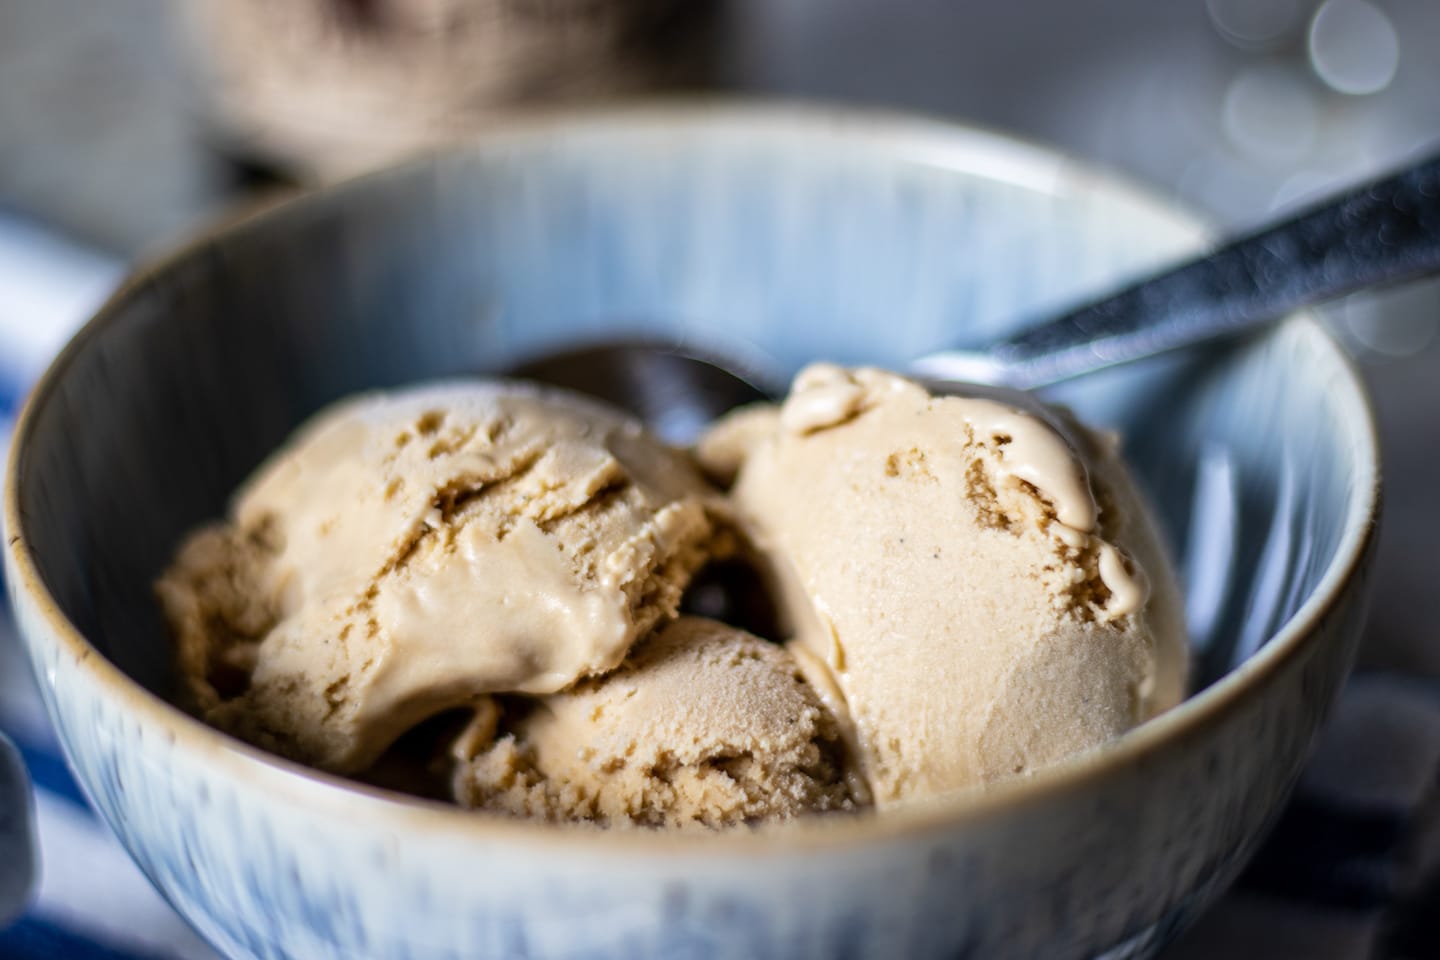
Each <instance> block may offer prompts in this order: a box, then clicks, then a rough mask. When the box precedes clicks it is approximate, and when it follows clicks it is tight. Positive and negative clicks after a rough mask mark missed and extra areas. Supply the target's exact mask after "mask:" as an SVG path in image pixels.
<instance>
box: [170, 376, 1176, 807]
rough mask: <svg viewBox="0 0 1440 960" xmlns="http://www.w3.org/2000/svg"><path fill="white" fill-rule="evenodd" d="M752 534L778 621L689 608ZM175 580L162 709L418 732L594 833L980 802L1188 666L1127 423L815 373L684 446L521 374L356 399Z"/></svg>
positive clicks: (332, 746)
mask: <svg viewBox="0 0 1440 960" xmlns="http://www.w3.org/2000/svg"><path fill="white" fill-rule="evenodd" d="M1067 436H1068V437H1070V438H1071V439H1070V440H1068V441H1067ZM1076 437H1078V438H1081V442H1080V443H1079V444H1078V445H1079V446H1083V447H1084V448H1085V449H1074V448H1073V447H1072V446H1071V442H1073V441H1074V438H1076ZM701 468H703V470H702V469H701ZM737 557H738V558H743V560H744V562H746V563H749V564H752V565H753V566H754V567H755V568H756V570H757V571H758V573H759V581H760V582H763V583H766V584H768V586H769V592H770V594H771V597H772V599H773V601H774V604H773V606H774V607H775V608H776V609H778V611H779V616H778V617H777V618H775V622H774V623H773V624H770V625H768V626H767V627H766V628H765V629H763V630H761V631H760V632H763V633H764V634H765V635H764V636H763V637H762V636H756V635H754V633H751V632H747V631H746V630H744V629H741V628H740V626H739V625H734V624H727V623H722V622H719V621H718V620H715V619H706V618H702V617H698V616H692V615H685V614H683V613H682V604H683V603H684V602H685V600H686V594H687V590H689V589H690V588H691V585H692V581H693V580H694V578H695V577H696V576H697V574H698V573H699V572H701V570H702V568H703V567H705V566H706V565H707V564H708V563H711V562H713V561H717V560H725V561H726V562H729V563H734V562H737ZM747 582H753V581H747ZM156 592H157V596H158V598H159V600H160V604H161V607H162V609H163V612H164V614H165V618H166V620H167V622H168V624H169V627H170V630H171V632H172V634H173V636H174V638H175V650H176V658H177V662H178V664H179V674H180V676H181V678H182V688H181V690H180V692H179V693H178V695H177V699H178V700H179V701H180V702H181V703H182V705H183V706H185V707H186V708H187V709H189V710H191V711H192V712H194V713H196V714H197V715H198V716H200V717H202V718H203V719H205V720H206V721H207V722H209V723H211V724H213V725H214V726H216V727H218V728H220V729H222V730H225V731H227V732H229V733H232V734H234V735H235V736H238V737H240V738H242V739H245V740H248V741H250V742H251V743H253V744H256V745H258V746H260V747H263V748H265V749H268V750H271V751H274V752H277V753H280V754H282V755H284V756H286V757H289V758H291V759H293V760H297V761H299V762H301V763H305V764H309V765H312V766H315V767H317V768H320V769H323V770H327V771H331V772H334V773H339V774H343V775H349V776H355V777H359V778H367V777H368V776H370V775H371V772H372V771H373V770H375V769H378V768H379V766H380V765H383V764H384V763H386V762H388V759H389V758H393V756H394V754H395V753H396V752H397V751H403V750H406V749H409V750H416V749H423V750H425V751H426V756H424V757H421V758H418V759H419V761H420V762H418V763H417V764H415V765H414V766H415V767H416V768H417V769H418V768H421V767H423V768H424V769H426V770H429V771H431V772H433V773H435V774H436V776H438V777H439V778H440V781H441V782H442V783H443V792H444V793H445V794H446V795H447V796H449V798H450V799H452V800H453V801H454V802H456V803H458V804H460V805H462V806H465V807H472V808H476V809H479V810H483V811H488V812H490V813H492V814H495V815H505V816H515V817H525V818H533V819H539V820H547V821H562V822H580V823H588V824H596V825H601V826H610V827H634V826H640V827H657V828H666V827H670V828H676V827H679V828H719V827H726V826H732V825H739V824H757V823H763V822H767V821H773V820H782V819H789V818H793V817H797V816H801V815H806V814H815V813H825V812H837V811H853V810H858V809H861V808H867V807H870V806H872V805H873V806H874V807H877V808H879V809H880V810H882V811H883V810H884V809H886V808H889V807H893V806H896V805H900V804H903V803H907V802H912V801H923V800H926V799H934V798H938V797H944V796H947V795H949V794H951V793H954V792H957V791H966V790H978V789H983V787H984V785H986V784H988V783H991V782H994V781H996V780H1000V779H1003V778H1006V777H1012V776H1016V775H1020V774H1026V773H1030V772H1034V771H1035V770H1038V769H1040V768H1043V767H1044V766H1046V765H1049V764H1052V763H1055V762H1059V761H1065V760H1070V759H1072V758H1076V757H1079V756H1081V755H1083V754H1085V753H1087V752H1090V751H1093V750H1095V749H1098V748H1101V747H1103V745H1104V744H1106V743H1108V742H1109V741H1110V740H1112V739H1114V738H1115V737H1116V736H1118V735H1120V734H1122V733H1124V732H1125V731H1126V730H1128V729H1129V728H1131V727H1133V726H1134V725H1136V724H1137V723H1139V722H1141V721H1143V720H1145V719H1147V718H1148V717H1150V716H1153V715H1155V714H1156V713H1158V712H1160V711H1162V710H1164V709H1166V708H1168V707H1170V706H1172V705H1174V704H1175V703H1176V702H1178V701H1179V699H1180V698H1181V696H1182V695H1183V692H1184V684H1185V668H1186V660H1185V641H1184V633H1183V627H1182V624H1181V620H1180V605H1179V601H1178V593H1177V590H1176V587H1175V584H1174V581H1173V577H1172V574H1171V572H1170V568H1169V565H1168V563H1167V562H1166V559H1165V557H1164V554H1163V551H1162V549H1161V546H1160V542H1159V539H1158V537H1157V536H1156V534H1155V531H1154V529H1153V527H1152V526H1151V524H1150V522H1149V520H1148V514H1147V512H1146V510H1145V509H1144V506H1143V504H1142V503H1141V502H1140V499H1139V496H1138V494H1137V493H1136V492H1135V490H1134V488H1133V486H1132V485H1131V483H1130V481H1129V478H1128V476H1127V474H1126V472H1125V470H1124V468H1123V465H1122V464H1121V462H1120V460H1119V459H1118V456H1117V455H1116V453H1115V451H1114V449H1113V445H1111V444H1108V443H1106V442H1105V441H1104V439H1103V438H1100V437H1098V436H1096V435H1093V434H1091V433H1089V432H1088V431H1085V430H1084V429H1083V428H1080V427H1079V426H1078V425H1073V426H1072V427H1070V428H1069V429H1067V430H1066V431H1064V435H1062V433H1061V432H1057V431H1056V430H1055V429H1053V428H1052V426H1051V425H1050V423H1048V422H1047V417H1046V416H1043V415H1036V414H1032V413H1026V412H1021V411H1017V410H1011V409H1009V408H1007V407H1004V406H1001V405H999V404H996V403H993V402H991V401H986V400H979V399H971V398H963V397H940V396H933V397H932V396H931V395H929V394H928V393H927V392H926V391H925V390H924V389H923V388H922V387H920V386H919V385H917V384H915V383H913V382H911V381H908V380H905V379H903V378H901V377H898V376H895V375H893V374H889V373H885V372H882V371H878V370H871V369H858V370H847V369H843V368H839V367H834V366H830V365H822V364H817V365H813V366H811V367H808V368H806V369H805V370H804V371H802V372H801V373H800V375H799V376H798V377H797V378H796V380H795V383H794V385H793V388H792V390H791V393H790V395H789V397H788V398H787V399H786V400H785V402H784V403H783V404H781V405H779V406H773V405H763V406H759V407H752V408H746V409H743V410H740V411H736V412H735V413H732V414H731V415H729V416H728V417H726V418H723V419H722V420H721V421H719V422H718V423H717V424H715V425H714V426H713V427H712V429H711V430H710V431H709V433H708V434H707V435H706V436H705V437H704V438H703V439H702V441H701V443H700V444H699V445H698V447H697V449H696V451H694V455H693V456H692V454H691V453H690V452H687V451H683V450H679V449H675V448H672V447H669V446H666V445H665V444H663V443H662V442H661V441H659V440H658V439H655V438H654V437H652V436H651V435H650V434H648V433H647V432H646V431H645V430H644V429H643V428H642V426H641V425H640V424H639V423H638V422H636V421H635V420H633V419H631V418H629V417H628V416H626V415H624V414H622V413H620V412H618V411H615V410H612V409H610V408H608V407H606V406H604V405H602V404H599V403H598V402H595V401H591V400H588V399H586V398H583V397H580V396H578V395H575V394H571V393H568V392H564V391H559V390H554V389H548V388H540V387H536V386H532V385H527V384H523V383H518V382H513V381H499V380H496V381H473V382H450V383H444V384H436V385H424V386H419V387H415V388H410V389H406V390H401V391H396V392H391V393H377V394H369V395H361V396H358V397H354V398H350V399H348V400H343V401H341V402H339V403H338V404H336V405H334V406H331V407H329V408H327V409H325V410H322V411H321V412H320V413H318V414H316V415H315V416H314V417H313V418H312V419H311V420H310V421H309V422H308V423H307V424H305V425H304V426H302V428H301V429H300V430H299V431H298V432H297V433H296V434H295V435H294V436H293V437H292V438H291V440H290V441H289V442H288V443H287V444H286V445H285V446H284V447H283V448H282V449H281V450H279V451H277V452H276V453H275V454H273V455H272V456H271V457H270V458H269V459H268V460H267V461H266V462H265V463H264V464H262V465H261V466H260V468H259V469H258V470H257V471H256V473H255V474H254V475H253V476H252V477H251V478H250V479H249V480H248V481H247V482H246V483H245V484H244V485H243V486H242V488H241V489H240V490H239V491H238V492H237V493H236V495H235V496H234V498H233V501H232V504H231V509H230V512H229V517H228V519H226V520H224V521H221V522H217V523H214V524H211V525H209V526H206V527H203V528H201V529H199V530H197V531H195V532H194V533H192V534H191V535H190V536H189V537H188V538H187V539H186V540H185V541H184V542H183V543H182V544H181V546H180V549H179V551H178V552H177V554H176V557H175V559H174V561H173V563H172V565H171V567H170V568H169V569H168V570H167V571H166V572H165V574H164V575H163V576H162V577H161V578H160V580H159V581H158V582H157V584H156ZM751 626H752V628H753V624H752V625H751ZM425 729H429V730H431V731H432V733H431V734H430V735H429V736H428V738H419V737H418V735H417V734H416V731H418V730H425ZM435 730H438V731H441V732H440V733H439V734H436V733H434V732H433V731H435ZM437 736H438V737H439V741H438V742H437V741H436V737H437ZM422 741H423V742H425V743H427V744H428V745H427V746H425V747H423V748H420V747H417V746H415V744H417V743H420V742H422ZM403 786H406V785H404V784H402V787H403ZM415 792H422V791H421V790H420V788H419V787H418V786H417V787H416V788H415Z"/></svg>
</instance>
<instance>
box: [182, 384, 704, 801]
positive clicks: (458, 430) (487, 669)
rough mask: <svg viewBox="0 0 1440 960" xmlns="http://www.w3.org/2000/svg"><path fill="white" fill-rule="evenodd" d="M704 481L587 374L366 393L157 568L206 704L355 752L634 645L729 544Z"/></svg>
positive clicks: (311, 749) (302, 745)
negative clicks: (589, 394) (582, 390)
mask: <svg viewBox="0 0 1440 960" xmlns="http://www.w3.org/2000/svg"><path fill="white" fill-rule="evenodd" d="M713 496H714V495H713V493H712V491H711V489H710V488H709V487H708V486H707V484H706V483H705V482H704V481H703V480H702V479H701V477H700V476H699V474H698V473H697V471H696V470H695V469H694V467H693V466H692V465H691V463H690V461H689V460H688V458H686V457H685V456H684V455H683V454H681V453H679V452H677V451H675V450H673V449H671V448H669V447H666V446H665V445H664V444H662V443H660V442H659V441H657V440H655V439H653V438H652V437H651V436H650V435H649V434H647V433H645V432H644V431H643V430H642V429H641V427H640V425H639V424H638V423H637V422H636V421H634V420H631V419H629V418H626V417H624V416H621V415H619V414H618V413H616V412H614V411H611V410H609V409H608V408H605V407H602V406H601V405H599V404H596V403H594V402H592V401H589V400H587V399H585V398H583V397H579V396H576V395H573V394H568V393H563V392H559V391H545V390H538V389H535V388H532V387H526V386H522V385H519V384H513V383H505V382H498V383H497V382H491V383H484V384H463V385H462V384H454V385H441V386H429V387H422V388H418V389H411V390H408V391H402V392H398V393H394V394H387V395H370V396H361V397H358V398H354V399H351V400H348V401H345V402H343V403H341V404H339V405H337V406H335V407H332V408H330V409H328V410H326V411H323V412H322V413H320V414H319V415H317V416H316V417H315V418H314V419H313V420H312V421H311V422H310V423H309V424H308V425H307V426H305V427H304V428H302V430H301V431H300V432H299V433H298V435H297V436H296V437H295V438H294V439H293V440H292V442H291V443H290V444H289V445H287V446H286V447H284V448H283V449H281V450H280V451H278V452H277V453H276V454H275V455H274V456H273V457H272V458H271V459H270V460H269V461H268V462H267V463H266V464H265V465H263V466H262V467H261V468H260V470H259V471H258V472H257V473H256V475H255V476H254V477H253V478H252V479H251V480H250V482H249V483H248V484H247V485H246V486H245V487H244V488H243V489H242V490H241V491H240V492H239V494H238V495H237V497H236V498H235V500H234V504H233V507H232V511H231V518H230V521H229V522H226V523H221V524H217V525H214V526H212V527H210V528H207V529H205V530H202V531H200V532H199V533H197V534H195V535H194V536H192V537H191V538H190V539H189V540H188V542H187V543H185V544H184V545H183V546H182V548H181V550H180V552H179V554H178V556H177V558H176V561H175V563H174V564H173V565H172V567H171V569H170V570H169V571H168V572H167V573H166V574H165V576H164V577H163V578H162V579H161V580H160V582H159V584H158V585H157V590H158V593H159V596H160V599H161V601H162V604H163V605H164V607H165V612H166V616H167V619H168V620H169V622H170V624H171V627H172V630H173V631H174V633H175V634H176V637H177V643H178V647H179V651H180V665H181V671H180V672H181V674H182V675H183V676H184V677H185V678H186V681H187V684H188V691H187V692H188V699H189V700H190V702H191V706H192V708H194V709H196V710H198V711H199V712H201V713H202V714H203V715H204V716H205V717H206V718H207V719H208V720H210V721H211V722H212V723H215V724H216V725H218V726H220V727H222V728H225V729H227V730H230V731H232V732H235V733H238V734H239V735H241V736H243V737H245V738H246V739H249V740H251V741H253V742H256V743H259V744H262V745H264V746H267V747H269V748H271V749H274V750H277V751H279V752H281V753H284V754H287V755H289V756H292V757H294V758H296V759H300V760H302V761H304V762H307V763H311V764H314V765H316V766H319V767H322V768H325V769H329V770H333V771H336V772H356V771H359V770H362V769H363V768H365V767H366V766H368V765H369V764H370V763H371V762H372V761H374V760H375V758H376V757H377V756H379V754H380V753H381V752H382V751H383V750H384V749H385V748H386V747H387V746H388V745H389V744H390V743H391V742H392V741H393V740H394V739H395V738H397V737H398V736H400V735H401V734H402V733H404V732H405V731H406V730H408V729H410V728H411V727H413V726H414V725H415V724H417V723H419V722H420V721H422V720H424V719H425V718H427V717H429V716H431V715H433V714H436V713H439V712H441V711H443V710H447V709H450V708H454V707H463V706H466V705H469V704H472V703H475V702H476V701H477V700H479V699H480V698H482V697H484V696H485V695H488V694H490V693H495V692H502V691H503V692H519V693H531V694H547V693H553V692H555V691H557V690H560V689H562V688H563V687H565V686H567V685H569V684H571V683H573V682H575V681H576V680H578V679H580V678H583V677H586V676H590V675H594V674H599V673H603V672H605V671H607V670H611V669H613V668H614V667H616V666H617V665H619V663H620V661H621V660H622V658H623V657H624V656H625V654H626V651H627V650H629V648H630V647H631V645H632V644H633V643H634V642H635V641H636V640H638V639H639V638H641V637H643V636H645V634H646V633H648V632H649V631H650V629H651V628H652V627H654V626H655V625H656V624H657V623H659V622H660V621H662V620H663V619H668V618H670V617H673V616H674V615H675V613H676V609H677V607H678V605H679V602H680V595H681V592H682V591H683V589H684V587H685V585H686V583H687V582H688V581H689V579H690V576H691V574H692V573H693V572H694V571H695V570H696V569H697V568H698V567H699V566H700V565H701V564H702V563H703V562H704V561H705V559H706V558H707V557H708V556H710V555H711V554H713V553H715V552H716V549H717V544H716V543H715V542H714V538H715V527H714V526H713V524H712V522H711V514H710V509H711V506H712V504H713Z"/></svg>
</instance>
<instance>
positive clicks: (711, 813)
mask: <svg viewBox="0 0 1440 960" xmlns="http://www.w3.org/2000/svg"><path fill="white" fill-rule="evenodd" d="M509 703H510V706H509V707H508V708H506V709H496V708H493V707H491V708H489V709H484V710H482V711H480V712H479V714H478V716H477V719H476V721H475V723H473V724H472V725H471V728H470V732H469V734H468V735H467V736H462V737H461V738H460V739H459V740H457V742H456V744H455V747H454V748H453V752H454V754H455V759H456V761H457V763H458V766H457V768H456V773H455V776H454V781H455V787H454V793H455V797H456V799H457V800H458V801H459V802H460V803H461V804H462V805H464V806H470V807H478V808H481V809H486V810H491V811H497V812H502V813H508V814H510V815H513V816H523V817H534V818H539V819H546V820H559V821H586V822H591V823H598V824H603V825H611V826H627V825H639V826H666V827H686V826H708V827H723V826H731V825H735V824H741V823H755V822H759V821H766V820H776V819H782V820H783V819H789V818H792V817H795V816H799V815H801V814H805V813H812V812H823V811H827V810H844V809H851V808H853V807H854V806H855V805H856V800H857V799H861V800H863V798H864V795H863V788H859V787H858V784H857V782H856V781H855V780H854V779H853V778H851V777H849V776H848V775H847V765H846V762H845V752H844V751H845V747H844V742H843V739H842V736H841V729H840V725H839V723H838V722H837V720H836V718H835V717H834V715H833V714H832V713H831V712H830V710H829V709H828V708H827V707H825V706H824V705H823V704H822V703H821V701H820V699H819V697H818V696H817V694H816V693H815V691H814V690H813V689H812V688H811V687H810V686H809V684H808V683H807V682H806V681H805V679H804V677H803V674H802V672H801V670H800V668H799V666H798V665H797V663H796V661H795V660H794V658H793V657H792V656H791V655H790V653H789V652H788V651H787V650H786V649H785V648H784V647H781V646H779V645H777V644H774V643H770V642H767V641H765V640H762V639H760V638H759V637H755V636H752V635H750V634H748V633H745V632H744V631H741V630H737V629H735V628H733V627H729V626H726V625H725V624H722V623H717V622H716V621H713V620H705V619H700V618H697V617H681V618H680V619H678V620H675V621H673V622H672V623H670V624H669V625H667V626H665V627H663V628H662V629H660V630H659V631H657V632H656V633H655V634H654V635H652V636H651V637H649V638H648V639H646V640H643V641H641V643H640V644H639V645H638V646H637V647H636V649H635V650H634V651H633V652H632V654H631V656H630V657H628V658H627V659H626V661H625V663H624V664H622V665H621V667H620V668H619V669H617V670H615V671H613V672H611V673H609V674H606V675H605V676H603V677H599V678H595V679H589V680H584V681H581V682H580V683H579V684H577V685H576V686H575V687H573V688H571V689H569V690H566V691H563V692H561V693H555V694H550V695H549V696H546V697H541V698H537V699H535V700H532V701H529V702H528V703H526V702H523V701H522V702H517V701H514V700H512V701H509ZM509 714H513V715H509ZM857 790H859V791H860V793H859V796H858V797H857V795H856V793H857Z"/></svg>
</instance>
